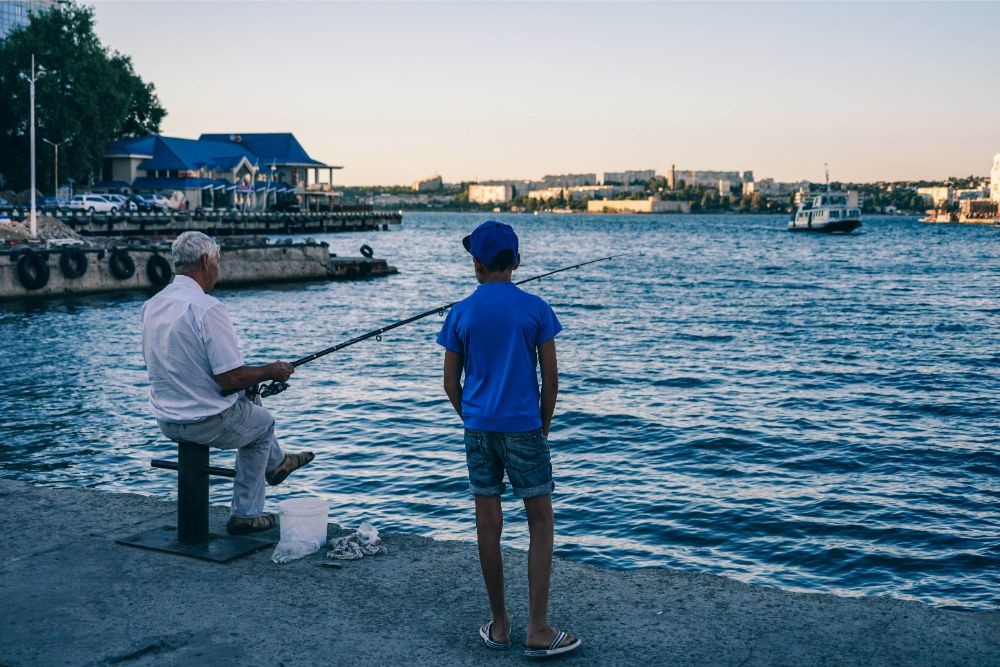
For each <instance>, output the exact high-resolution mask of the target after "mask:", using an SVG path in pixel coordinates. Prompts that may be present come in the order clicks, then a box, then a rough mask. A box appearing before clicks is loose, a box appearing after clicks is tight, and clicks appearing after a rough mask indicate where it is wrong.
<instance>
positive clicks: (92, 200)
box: [69, 195, 121, 213]
mask: <svg viewBox="0 0 1000 667" xmlns="http://www.w3.org/2000/svg"><path fill="white" fill-rule="evenodd" d="M69 207H70V208H71V209H73V210H75V211H87V212H88V213H117V212H118V210H119V209H120V208H121V207H120V206H119V205H118V204H117V203H115V202H113V201H110V200H108V199H105V197H104V195H74V196H73V198H72V199H70V200H69Z"/></svg>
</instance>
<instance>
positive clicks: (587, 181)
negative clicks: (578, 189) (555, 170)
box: [542, 174, 597, 188]
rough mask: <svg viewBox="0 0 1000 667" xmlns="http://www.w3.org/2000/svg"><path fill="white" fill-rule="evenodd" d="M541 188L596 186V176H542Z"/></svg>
mask: <svg viewBox="0 0 1000 667" xmlns="http://www.w3.org/2000/svg"><path fill="white" fill-rule="evenodd" d="M542 183H543V187H546V188H569V187H573V186H574V185H597V174H561V175H558V176H551V175H549V176H542Z"/></svg>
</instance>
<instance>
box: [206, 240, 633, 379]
mask: <svg viewBox="0 0 1000 667" xmlns="http://www.w3.org/2000/svg"><path fill="white" fill-rule="evenodd" d="M642 254H643V253H641V252H627V253H622V254H620V255H610V256H608V257H598V258H597V259H592V260H589V261H586V262H580V263H579V264H574V265H573V266H564V267H563V268H561V269H556V270H555V271H549V272H548V273H542V274H539V275H537V276H532V277H530V278H525V279H524V280H518V281H517V282H516V283H514V284H515V285H524V284H525V283H530V282H532V281H534V280H541V279H542V278H547V277H548V276H551V275H555V274H557V273H562V272H563V271H570V270H572V269H578V268H580V267H581V266H587V265H588V264H595V263H597V262H606V261H608V260H612V259H617V258H619V257H631V256H634V255H642ZM457 303H459V302H458V301H453V302H452V303H449V304H446V305H444V306H438V307H437V308H432V309H430V310H427V311H424V312H422V313H420V314H419V315H414V316H413V317H407V318H406V319H405V320H399V321H398V322H393V323H392V324H389V325H386V326H384V327H381V328H379V329H374V330H373V331H369V332H368V333H364V334H361V335H360V336H357V337H356V338H352V339H350V340H346V341H344V342H343V343H337V344H336V345H334V346H332V347H328V348H326V349H325V350H320V351H319V352H314V353H313V354H310V355H309V356H306V357H302V358H301V359H296V360H295V361H293V362H292V367H293V368H298V367H299V366H301V365H302V364H308V363H309V362H310V361H314V360H316V359H319V358H320V357H324V356H326V355H328V354H331V353H333V352H336V351H337V350H343V349H344V348H345V347H350V346H351V345H354V344H355V343H360V342H361V341H363V340H368V339H369V338H374V339H375V340H376V341H381V340H382V334H384V333H385V332H387V331H392V330H393V329H396V328H399V327H401V326H403V325H404V324H410V323H411V322H416V321H417V320H422V319H423V318H425V317H429V316H431V315H435V314H437V315H444V312H445V311H446V310H448V309H449V308H451V307H452V306H454V305H455V304H457ZM245 389H249V387H241V388H239V389H228V390H226V391H224V392H222V395H223V396H228V395H229V394H235V393H236V392H239V391H243V390H245ZM286 389H288V383H287V382H281V381H280V380H274V381H273V382H271V383H270V384H267V385H264V388H263V389H261V390H260V396H261V398H266V397H268V396H274V395H275V394H280V393H281V392H283V391H285V390H286Z"/></svg>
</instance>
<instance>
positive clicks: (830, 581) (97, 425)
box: [0, 214, 1000, 609]
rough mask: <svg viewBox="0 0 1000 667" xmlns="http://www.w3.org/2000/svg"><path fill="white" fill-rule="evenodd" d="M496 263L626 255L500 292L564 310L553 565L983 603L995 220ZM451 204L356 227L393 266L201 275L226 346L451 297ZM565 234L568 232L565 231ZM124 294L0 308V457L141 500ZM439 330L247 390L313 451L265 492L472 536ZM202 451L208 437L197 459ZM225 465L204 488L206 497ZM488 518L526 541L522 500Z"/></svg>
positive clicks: (606, 231) (746, 222)
mask: <svg viewBox="0 0 1000 667" xmlns="http://www.w3.org/2000/svg"><path fill="white" fill-rule="evenodd" d="M509 219H510V221H511V222H512V224H514V225H515V227H516V228H517V229H518V232H519V233H520V235H521V241H522V247H521V251H522V255H523V264H522V267H521V269H519V271H518V273H519V274H521V276H522V277H524V276H528V275H532V274H534V273H541V272H544V271H548V270H551V269H554V268H559V267H561V266H566V265H570V264H574V263H578V262H582V261H586V260H588V259H592V258H593V257H597V256H601V255H602V254H610V250H613V249H616V248H622V249H626V248H638V249H641V250H642V251H643V252H644V254H643V255H642V256H641V257H632V258H622V259H620V260H616V261H615V262H613V263H607V264H599V265H594V266H591V267H585V268H583V269H581V270H579V271H574V272H572V273H566V274H562V275H559V276H553V277H551V278H547V279H546V280H544V281H542V282H538V283H532V284H531V285H530V286H528V289H529V291H532V292H535V293H537V294H540V295H541V296H543V297H545V298H546V299H548V300H549V302H550V303H551V304H552V305H553V307H554V308H555V310H556V312H557V313H558V315H559V317H560V320H561V321H562V323H563V325H564V326H565V329H566V330H565V332H564V333H563V334H562V335H560V337H559V338H558V341H557V347H558V350H559V362H560V371H561V378H560V380H561V393H560V400H559V406H558V410H557V416H556V420H555V424H554V429H553V433H552V437H551V441H550V442H551V447H552V452H553V465H554V469H555V477H556V485H557V489H556V495H555V508H556V514H557V547H556V550H557V553H559V554H560V555H562V556H566V557H569V558H573V559H576V560H579V561H582V562H587V563H591V564H594V565H600V566H606V567H617V568H631V567H672V568H685V569H692V570H703V571H709V572H715V573H719V574H724V575H727V576H731V577H735V578H737V579H740V580H742V581H747V582H754V583H761V584H765V585H770V586H781V587H784V588H788V589H792V590H808V591H825V592H831V593H837V594H840V595H862V594H865V595H892V596H896V597H900V598H909V599H918V600H923V601H926V602H929V603H932V604H937V605H942V606H951V607H961V608H967V609H990V608H996V607H997V606H998V604H1000V601H998V591H1000V575H998V574H997V573H998V572H1000V516H998V511H997V507H998V506H1000V485H998V482H997V480H998V479H1000V436H998V435H997V434H998V433H1000V398H998V394H997V391H996V388H997V386H998V382H997V381H998V369H1000V355H998V354H997V353H996V351H995V349H994V348H995V345H992V344H991V343H992V342H994V341H996V340H998V339H1000V318H997V317H996V315H997V314H998V313H1000V308H998V307H997V303H998V302H1000V282H998V281H997V279H996V277H997V275H996V274H997V272H996V267H997V266H998V265H1000V262H998V259H1000V257H998V255H1000V244H998V243H997V242H996V234H997V230H994V229H991V228H988V227H979V226H973V225H963V226H953V227H929V226H926V225H921V224H920V223H918V222H916V221H915V220H913V219H902V218H886V219H877V218H876V219H871V220H866V222H865V228H864V230H863V231H864V233H863V234H855V235H852V236H848V237H829V236H822V235H815V236H812V235H791V234H787V233H784V232H783V231H782V228H783V226H784V221H783V220H782V219H781V218H780V217H768V216H760V217H750V216H741V217H729V216H544V215H540V216H511V217H510V218H509ZM478 221H479V218H478V217H476V216H471V215H452V214H415V215H409V214H408V215H407V216H406V218H405V221H404V224H403V228H402V230H400V231H398V232H393V233H386V234H366V233H347V234H336V235H329V236H327V237H325V238H324V239H323V240H327V241H329V242H330V243H331V250H332V251H333V252H337V253H339V254H352V252H354V251H353V249H355V248H357V247H358V246H359V245H360V244H362V243H368V244H369V245H372V246H373V247H374V248H375V249H376V252H377V254H378V255H379V256H385V257H387V258H389V259H390V261H391V262H392V263H393V264H395V265H397V266H398V267H399V269H400V273H399V274H398V275H396V276H391V277H389V278H386V279H381V280H373V281H366V282H358V283H314V284H309V285H306V286H287V285H285V286H277V287H273V288H262V289H241V290H223V291H221V292H220V293H219V294H218V296H219V297H220V298H221V299H222V300H223V301H224V302H225V304H226V306H227V308H228V309H229V311H230V313H231V314H232V317H233V320H234V323H235V325H236V327H237V331H238V333H239V335H240V338H241V341H242V343H243V349H244V353H245V356H246V358H247V360H248V362H251V363H255V362H264V361H270V360H272V359H274V358H276V357H281V358H296V357H299V356H303V355H305V354H307V353H310V352H313V351H316V350H318V349H322V348H324V347H326V346H328V345H332V344H334V343H336V342H339V341H342V340H345V339H347V338H351V337H353V336H355V335H357V334H359V333H362V332H364V331H367V330H370V329H374V328H377V327H380V326H383V325H385V324H387V323H389V322H392V321H394V320H397V319H400V318H403V317H407V316H409V315H411V314H414V313H416V312H420V311H422V310H426V309H428V308H431V307H434V306H436V305H438V304H443V303H448V302H450V301H454V300H455V299H457V298H460V297H462V296H463V295H465V294H466V293H468V291H469V290H470V289H471V288H472V281H471V277H470V276H469V262H468V259H467V255H465V253H464V251H462V249H461V246H460V240H461V238H462V236H464V235H465V234H466V233H468V230H469V229H471V228H472V227H473V226H474V225H475V224H476V223H477V222H478ZM568 238H572V243H566V239H568ZM144 298H146V297H145V295H143V294H123V295H108V296H94V297H86V298H81V299H75V300H52V301H45V302H39V303H31V304H6V305H3V306H0V346H2V348H3V349H4V350H6V351H7V353H8V354H7V355H6V357H5V364H4V371H3V372H4V376H3V382H2V383H0V405H2V406H3V415H4V418H3V420H2V422H0V424H2V425H0V474H2V475H4V476H8V477H16V478H20V479H26V480H31V481H34V482H39V483H45V484H53V485H67V486H79V487H86V488H97V489H102V490H108V491H129V492H140V493H148V494H156V495H159V496H162V497H171V495H172V494H173V493H174V478H173V477H172V476H171V475H170V474H169V473H165V472H163V471H160V470H153V469H151V468H149V463H148V462H149V459H151V458H158V457H172V449H173V448H172V446H171V445H170V443H168V442H166V441H164V439H163V438H162V437H161V435H160V434H159V431H158V430H157V429H156V426H155V425H154V424H153V422H152V420H151V419H150V418H149V416H148V414H147V407H146V397H145V392H146V380H145V373H144V369H143V365H142V357H141V352H140V345H139V336H140V334H139V321H138V312H139V308H140V306H141V305H142V302H143V300H144ZM440 322H441V320H440V318H437V317H432V318H427V319H426V320H422V321H420V322H416V323H413V324H411V325H409V326H408V327H406V328H402V329H399V330H396V331H393V332H390V333H389V334H387V335H386V336H384V338H383V340H382V341H381V342H375V341H365V342H363V343H360V344H358V345H356V346H353V347H351V348H349V349H347V350H343V351H340V352H338V353H335V354H332V355H329V356H328V357H324V358H322V359H319V360H316V361H315V362H312V363H310V364H308V365H306V366H302V367H300V368H299V369H298V372H297V373H296V374H295V376H294V377H293V381H292V388H291V390H289V391H288V392H285V393H284V394H281V395H279V396H276V397H274V398H272V399H269V400H268V407H269V409H271V410H272V411H273V412H274V414H275V416H276V419H277V422H278V435H279V438H280V439H281V441H282V443H283V444H284V445H285V446H286V447H288V448H289V449H300V448H306V447H308V448H310V449H313V450H314V451H316V452H317V454H318V457H317V459H316V461H315V462H314V463H313V464H312V465H310V466H309V467H308V468H305V469H303V470H302V471H301V472H300V473H297V474H296V477H295V478H294V483H289V484H287V485H283V486H282V487H279V488H278V489H274V490H271V491H269V492H270V493H271V495H270V496H269V498H268V503H269V505H270V506H272V507H273V504H274V503H275V502H277V501H279V500H281V499H283V498H286V497H291V496H295V495H302V494H316V495H322V496H324V497H326V498H327V499H329V500H330V503H331V507H332V512H331V518H332V519H333V520H335V521H337V522H340V523H342V524H346V525H351V524H355V523H357V522H359V521H361V520H364V519H368V520H371V521H374V522H375V523H376V525H378V526H379V527H380V528H384V529H389V530H406V531H412V532H417V533H421V534H424V535H429V536H433V537H440V538H449V539H463V540H474V539H475V529H474V522H473V514H472V509H471V501H470V499H469V497H468V496H467V495H466V489H467V485H468V482H467V479H466V476H465V461H464V449H463V445H462V435H461V423H460V421H459V420H458V418H457V417H456V416H455V415H454V413H453V411H452V410H451V407H450V405H449V403H448V400H447V398H446V397H445V396H444V394H443V392H442V391H441V380H440V372H441V370H440V369H441V351H440V349H439V348H438V346H437V345H436V344H435V343H434V337H435V335H436V333H437V329H438V328H439V327H440ZM232 456H233V455H232V453H224V452H215V453H213V461H214V462H216V463H217V464H219V465H229V464H231V463H232ZM230 492H231V486H230V483H229V481H228V480H218V479H215V480H212V483H211V498H212V502H214V503H226V502H228V499H229V494H230ZM505 509H506V510H507V520H506V522H505V532H506V533H507V535H508V536H509V539H510V542H511V543H512V544H514V545H516V546H520V547H525V546H526V545H527V530H526V527H525V525H524V509H523V507H521V506H520V505H518V503H517V502H515V500H514V499H513V498H512V497H511V498H509V502H507V503H506V504H505Z"/></svg>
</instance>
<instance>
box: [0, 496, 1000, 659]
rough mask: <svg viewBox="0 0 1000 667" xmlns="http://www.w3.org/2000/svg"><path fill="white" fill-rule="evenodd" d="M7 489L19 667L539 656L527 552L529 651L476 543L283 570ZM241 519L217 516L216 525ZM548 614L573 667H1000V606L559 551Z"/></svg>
mask: <svg viewBox="0 0 1000 667" xmlns="http://www.w3.org/2000/svg"><path fill="white" fill-rule="evenodd" d="M288 483H291V484H294V482H293V481H290V482H288ZM0 498H2V499H3V506H4V512H3V513H2V514H0V529H2V531H3V535H4V539H3V541H2V542H0V582H2V584H3V590H4V604H3V612H2V613H0V656H2V658H0V662H2V663H3V664H5V665H50V664H72V665H108V664H126V665H289V666H290V665H423V664H433V665H511V664H525V661H523V660H522V659H521V658H520V654H519V652H518V651H517V650H516V649H517V647H518V646H519V645H520V644H521V643H522V642H523V640H524V626H525V623H526V621H527V602H526V597H527V591H526V582H525V579H526V576H525V571H526V554H525V553H523V552H521V551H516V550H509V551H506V552H505V562H506V570H507V576H508V586H507V595H508V604H509V611H510V615H511V620H512V622H513V626H514V634H513V641H514V644H515V649H512V650H511V651H491V650H489V649H487V648H486V647H485V646H483V644H482V642H481V641H480V640H479V636H478V634H477V628H478V627H479V624H480V623H481V622H482V621H483V620H484V619H486V618H487V615H488V605H487V603H486V596H485V593H484V591H483V585H482V580H481V576H480V572H479V563H478V559H477V555H476V547H475V545H474V544H467V543H463V542H446V541H435V540H430V539H426V538H421V537H416V536H412V535H405V534H392V533H390V534H383V537H384V539H385V543H386V545H387V546H388V548H389V554H388V555H386V556H375V557H369V558H365V559H363V560H360V561H352V562H345V563H344V564H343V567H342V568H341V569H330V568H325V567H322V566H321V565H320V563H321V562H322V561H323V560H324V559H325V558H324V552H323V551H321V552H319V553H316V554H313V555H312V556H308V557H306V558H304V559H302V560H299V561H295V562H293V563H290V564H287V565H282V566H278V565H274V564H273V563H272V562H271V561H270V549H268V550H265V551H262V552H259V553H257V554H255V555H252V556H249V557H247V558H244V559H241V560H238V561H234V562H232V563H230V564H228V565H218V564H214V563H207V562H204V561H198V560H193V559H189V558H183V557H179V556H172V555H168V554H162V553H157V552H151V551H144V550H141V549H135V548H131V547H126V546H121V545H118V544H115V542H114V540H115V539H116V538H120V537H124V536H127V535H130V534H133V533H136V532H138V531H141V530H144V529H148V528H153V527H157V526H163V525H173V521H174V513H175V505H174V503H173V502H168V501H166V500H160V499H156V498H148V497H142V496H135V495H123V494H106V493H98V492H94V491H88V490H83V489H57V488H45V487H36V486H32V485H31V484H28V483H25V482H19V481H14V480H8V479H0ZM357 502H358V504H361V505H363V503H364V498H363V497H359V498H358V499H357ZM456 502H467V500H466V499H459V498H456ZM556 511H557V525H558V506H557V510H556ZM469 513H470V522H471V521H472V509H471V505H470V509H469ZM331 515H332V516H333V517H334V518H335V517H336V515H337V508H336V507H334V508H332V512H331ZM226 516H227V512H226V510H225V509H224V508H213V509H212V512H211V517H210V522H211V525H210V528H211V530H213V531H221V530H222V529H223V525H224V523H225V519H226ZM352 528H353V527H352ZM275 533H276V531H275ZM343 533H344V531H342V529H341V528H339V527H338V526H335V525H331V526H330V535H331V536H332V535H340V534H343ZM557 535H558V532H557ZM557 539H558V537H557ZM550 606H551V610H552V619H553V623H554V624H555V625H557V626H559V627H565V628H567V629H569V630H572V631H573V632H575V633H577V634H578V635H579V636H580V637H581V638H582V639H583V642H584V644H583V647H582V648H581V649H580V650H578V651H577V652H576V653H575V654H573V655H572V656H570V657H567V658H565V659H560V660H559V662H560V664H574V665H706V666H707V665H711V666H713V667H716V666H727V665H732V666H733V667H736V666H737V665H741V666H742V665H796V666H803V665H805V666H808V665H865V666H868V665H907V666H919V665H928V666H934V667H939V666H945V665H997V664H1000V612H984V613H971V612H960V611H949V610H942V609H935V608H932V607H929V606H927V605H924V604H920V603H916V602H904V601H899V600H893V599H889V598H841V597H835V596H832V595H823V594H800V593H790V592H786V591H782V590H777V589H771V588H762V587H757V586H749V585H746V584H742V583H739V582H736V581H733V580H730V579H726V578H723V577H717V576H712V575H706V574H698V573H693V572H679V571H672V570H661V569H643V570H631V571H611V570H602V569H598V568H594V567H590V566H586V565H580V564H577V563H573V562H569V561H565V560H560V559H557V560H556V562H555V564H554V571H553V578H552V595H551V603H550Z"/></svg>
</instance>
